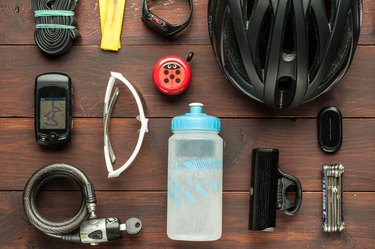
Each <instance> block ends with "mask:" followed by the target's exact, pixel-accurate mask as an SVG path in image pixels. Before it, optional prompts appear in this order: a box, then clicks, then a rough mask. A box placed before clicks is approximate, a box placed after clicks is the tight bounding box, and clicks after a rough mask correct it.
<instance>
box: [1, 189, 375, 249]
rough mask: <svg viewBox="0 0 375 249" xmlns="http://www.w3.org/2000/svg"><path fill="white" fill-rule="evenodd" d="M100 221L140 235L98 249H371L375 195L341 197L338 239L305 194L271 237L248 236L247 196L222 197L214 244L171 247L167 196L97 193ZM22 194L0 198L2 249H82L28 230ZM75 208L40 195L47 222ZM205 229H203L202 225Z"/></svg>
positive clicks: (316, 196) (317, 200)
mask: <svg viewBox="0 0 375 249" xmlns="http://www.w3.org/2000/svg"><path fill="white" fill-rule="evenodd" d="M97 195H98V204H97V210H98V215H99V217H119V218H122V219H124V220H125V219H127V218H129V217H133V216H134V217H139V218H140V219H141V220H142V222H143V226H144V229H143V231H142V232H141V233H140V234H139V235H136V236H133V237H130V236H125V237H124V238H122V239H121V240H117V241H112V242H111V243H109V244H105V245H102V246H101V248H124V247H126V248H190V249H192V248H221V249H226V248H228V249H229V248H230V249H231V248H259V249H263V248H264V249H266V248H267V249H269V248H278V249H287V248H310V249H318V248H323V247H324V248H343V249H346V248H361V249H370V248H374V247H375V240H374V237H375V223H374V222H372V221H373V214H374V212H373V203H374V202H375V193H374V192H368V193H362V192H358V193H357V192H355V193H345V194H344V210H345V214H344V217H345V218H344V221H345V223H346V230H344V231H343V232H341V233H339V234H327V233H324V232H323V231H322V228H321V226H322V224H321V212H322V211H321V209H322V207H321V206H322V204H321V202H322V201H321V198H322V196H321V195H322V194H321V193H305V194H304V199H303V204H302V207H301V209H300V211H299V213H298V214H297V215H296V216H294V217H286V216H283V215H280V214H278V216H277V225H276V230H275V232H272V233H265V232H253V231H248V230H247V225H248V203H249V196H248V194H247V193H225V194H224V196H223V198H224V199H223V236H222V238H221V239H220V240H218V241H214V242H200V243H191V242H190V243H189V242H182V241H172V240H170V239H168V238H167V236H166V213H167V211H166V205H167V203H166V193H164V192H163V193H150V192H127V193H124V192H98V193H97ZM21 200H22V193H21V192H0V214H1V215H0V224H1V226H0V235H1V237H2V239H1V240H0V247H1V248H68V247H69V248H82V245H80V244H73V243H68V242H64V241H61V240H58V239H54V238H50V237H48V236H46V235H44V234H42V233H41V232H39V231H37V230H36V229H35V228H34V227H32V226H31V225H30V224H29V223H28V221H27V219H26V217H25V214H24V212H23V208H22V201H21ZM68 203H76V205H74V204H73V206H75V207H78V205H79V196H78V195H77V194H73V195H72V192H64V193H61V192H46V193H43V194H41V204H40V206H41V212H42V214H43V215H46V216H48V217H51V218H55V219H56V218H59V217H69V216H68V215H72V214H73V213H74V209H72V208H71V206H72V204H68ZM202 225H205V224H202ZM52 245H53V246H52Z"/></svg>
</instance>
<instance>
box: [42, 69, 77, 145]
mask: <svg viewBox="0 0 375 249" xmlns="http://www.w3.org/2000/svg"><path fill="white" fill-rule="evenodd" d="M72 91H73V90H72V85H71V80H70V77H69V76H68V75H66V74H62V73H46V74H42V75H39V76H37V77H36V80H35V139H36V141H37V142H38V143H39V144H41V145H45V146H53V145H62V144H65V143H67V142H69V141H70V139H71V129H72Z"/></svg>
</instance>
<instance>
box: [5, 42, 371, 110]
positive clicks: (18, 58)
mask: <svg viewBox="0 0 375 249" xmlns="http://www.w3.org/2000/svg"><path fill="white" fill-rule="evenodd" d="M124 50H126V53H119V54H117V55H116V56H114V55H113V54H109V53H105V52H103V51H100V50H99V49H97V48H94V47H90V48H89V47H79V48H78V47H77V48H74V49H73V51H71V53H69V54H67V55H66V56H65V57H64V60H50V59H48V58H46V57H44V56H43V55H42V54H40V53H39V51H38V50H37V49H36V48H35V47H24V46H21V47H17V49H14V47H9V46H2V47H0V54H1V55H2V56H1V58H0V65H2V72H3V74H2V77H1V79H0V83H1V84H0V92H2V94H1V95H0V105H1V106H9V103H10V102H12V103H17V104H15V105H12V108H2V109H1V110H0V116H1V117H14V116H16V117H32V116H33V113H34V111H33V98H34V97H33V94H34V80H35V77H36V76H37V75H39V74H41V73H45V72H50V71H52V72H53V71H60V72H65V73H67V74H69V75H70V76H71V78H72V81H73V86H74V89H75V91H74V92H75V96H74V99H75V105H74V116H75V117H100V116H101V115H102V109H103V104H102V103H103V99H104V92H105V89H106V85H107V82H108V78H109V72H110V71H111V70H112V71H118V72H121V73H123V74H124V75H125V77H127V79H128V80H130V81H131V82H133V84H134V85H136V86H137V87H138V89H139V90H140V92H141V93H142V94H143V97H144V100H145V103H146V105H147V115H148V116H151V117H173V116H175V115H177V114H180V113H181V112H185V110H186V108H187V106H188V104H189V103H192V102H197V101H198V102H199V101H200V102H203V103H204V104H205V106H206V107H205V110H206V112H207V113H210V114H212V115H215V116H219V117H275V116H278V117H280V116H282V117H285V116H297V117H301V116H302V117H316V116H317V114H318V112H319V110H320V109H321V108H322V107H324V106H327V105H333V106H336V107H338V108H339V109H341V111H342V113H343V115H344V117H375V87H373V79H375V70H374V68H373V66H372V65H373V64H374V62H373V58H375V47H362V48H360V49H358V53H357V54H356V56H355V59H354V62H353V64H352V67H351V68H350V70H349V72H348V74H347V75H346V76H345V78H344V79H343V80H342V82H341V83H340V84H339V85H338V86H336V87H335V88H334V89H333V90H332V91H330V92H329V93H327V94H325V95H324V96H322V97H320V98H318V99H317V100H314V101H313V102H311V103H308V104H305V105H303V106H301V107H299V108H295V109H288V110H278V109H270V108H267V107H266V106H265V105H263V104H260V103H256V102H255V101H252V100H250V99H249V98H247V97H245V96H243V95H242V94H241V93H240V92H239V91H237V90H236V89H234V87H232V86H231V85H230V83H229V82H228V81H227V80H226V79H225V77H224V76H223V74H222V73H221V71H220V69H219V66H218V65H217V63H216V61H215V58H214V55H213V53H212V50H211V47H210V46H207V45H206V46H193V47H192V46H186V45H182V46H173V47H170V46H168V45H163V46H159V48H158V50H155V48H153V47H152V46H146V47H145V46H132V47H126V48H124ZM190 50H193V51H195V53H196V55H195V58H194V60H193V62H192V63H191V66H192V71H193V78H192V83H191V86H190V87H189V89H187V91H186V92H185V93H184V94H182V95H179V96H175V97H167V96H165V95H163V94H161V93H159V92H158V91H157V90H156V88H155V87H154V85H153V83H152V78H151V72H152V68H153V65H154V63H155V62H156V61H157V59H159V58H160V57H161V56H164V55H166V54H169V53H171V54H177V55H180V56H185V55H186V54H187V53H188V51H190ZM67 62H68V63H67ZM20 70H22V73H20V72H21V71H20ZM121 89H122V90H123V91H125V90H126V87H125V86H123V87H122V88H121ZM129 95H130V94H129V93H128V92H124V93H122V94H121V95H120V98H119V102H118V104H117V106H116V107H115V110H114V116H116V117H132V116H134V115H136V109H135V103H134V101H133V100H132V99H131V97H129ZM129 98H130V99H129ZM218 99H220V105H218ZM18 103H19V104H18ZM21 103H22V104H21Z"/></svg>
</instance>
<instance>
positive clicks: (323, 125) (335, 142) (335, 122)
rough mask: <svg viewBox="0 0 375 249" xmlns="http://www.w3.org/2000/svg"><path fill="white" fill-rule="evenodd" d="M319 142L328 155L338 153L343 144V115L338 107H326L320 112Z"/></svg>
mask: <svg viewBox="0 0 375 249" xmlns="http://www.w3.org/2000/svg"><path fill="white" fill-rule="evenodd" d="M318 141H319V146H320V148H321V149H322V150H323V151H324V152H327V153H335V152H337V151H338V150H339V149H340V147H341V144H342V115H341V112H340V110H339V109H337V108H336V107H325V108H323V109H322V110H321V111H320V112H319V117H318Z"/></svg>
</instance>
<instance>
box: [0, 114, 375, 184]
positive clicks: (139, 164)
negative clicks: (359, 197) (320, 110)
mask: <svg viewBox="0 0 375 249" xmlns="http://www.w3.org/2000/svg"><path fill="white" fill-rule="evenodd" d="M74 121H75V126H74V134H73V138H72V141H71V143H70V144H69V146H67V147H66V148H64V149H62V150H54V151H51V150H45V149H42V148H41V147H40V146H38V145H37V143H36V142H35V141H34V131H33V129H34V128H33V120H32V119H20V118H17V119H9V118H7V119H0V134H2V135H1V137H2V139H1V140H0V158H2V161H1V165H0V170H1V174H0V190H9V191H11V190H22V189H23V188H24V185H25V184H26V181H27V179H28V178H29V177H30V176H31V174H32V173H33V172H35V171H36V170H37V169H38V168H40V167H42V166H44V165H48V164H51V163H58V162H65V163H69V164H72V165H74V166H76V167H79V168H81V169H82V170H83V171H84V172H85V173H86V174H87V175H88V176H89V178H90V179H91V181H93V183H94V184H95V187H96V189H98V190H166V188H167V183H166V181H167V141H168V137H169V136H171V132H170V119H151V120H150V122H149V130H150V132H149V133H147V134H146V136H145V141H144V145H143V147H142V149H141V152H140V154H139V157H138V158H137V159H136V161H135V162H134V164H133V166H132V168H130V169H129V170H128V171H126V172H124V173H123V174H122V175H121V176H120V177H118V178H115V179H107V172H106V168H105V164H104V156H103V140H102V134H103V129H102V119H99V118H96V119H75V120H74ZM343 127H344V138H343V145H342V148H341V150H340V151H339V152H338V153H336V154H334V155H327V154H325V153H323V152H322V151H320V149H319V147H318V144H317V138H316V137H317V131H316V130H317V127H316V120H314V119H297V120H289V119H223V120H222V132H221V133H220V135H221V136H222V137H223V139H224V142H225V149H224V189H225V190H228V191H248V190H249V186H250V165H251V150H252V149H253V148H257V147H274V148H279V149H280V168H281V169H282V170H283V171H285V172H287V173H289V174H291V175H295V176H296V177H298V178H299V179H300V181H301V183H302V186H303V189H304V190H305V191H320V190H321V184H322V183H321V165H322V164H323V163H324V162H326V163H334V162H341V163H343V164H344V166H345V186H344V189H345V190H346V191H374V190H375V181H374V179H375V171H374V170H373V169H374V166H375V158H374V157H373V156H371V155H375V119H344V123H343ZM137 129H139V123H138V122H137V121H136V120H135V119H112V121H111V134H110V137H111V142H112V144H113V146H114V150H115V152H116V155H117V158H118V159H117V163H118V164H117V165H119V164H122V163H124V162H125V160H127V158H128V157H129V156H130V154H131V153H132V151H133V148H134V146H135V143H136V139H137V137H136V136H137V135H136V134H137V133H136V130H137ZM115 168H117V166H116V167H115Z"/></svg>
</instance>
